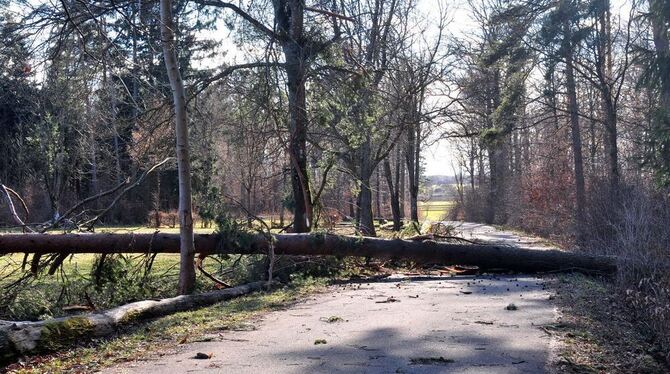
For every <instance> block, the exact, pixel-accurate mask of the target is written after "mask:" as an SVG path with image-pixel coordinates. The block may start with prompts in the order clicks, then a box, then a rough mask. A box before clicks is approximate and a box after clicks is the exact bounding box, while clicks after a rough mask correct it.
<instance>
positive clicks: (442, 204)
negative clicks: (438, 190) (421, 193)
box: [419, 201, 456, 222]
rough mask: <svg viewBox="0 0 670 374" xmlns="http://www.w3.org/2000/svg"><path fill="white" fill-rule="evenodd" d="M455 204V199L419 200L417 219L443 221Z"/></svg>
mask: <svg viewBox="0 0 670 374" xmlns="http://www.w3.org/2000/svg"><path fill="white" fill-rule="evenodd" d="M454 205H456V202H455V201H420V202H419V220H421V221H432V222H434V221H443V220H445V219H446V218H447V216H448V215H449V211H450V210H451V209H452V208H453V207H454Z"/></svg>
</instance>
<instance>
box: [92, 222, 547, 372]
mask: <svg viewBox="0 0 670 374" xmlns="http://www.w3.org/2000/svg"><path fill="white" fill-rule="evenodd" d="M490 229H491V228H490V227H489V228H487V227H486V226H479V225H473V224H468V225H465V226H461V230H464V231H466V232H465V234H466V236H467V232H473V233H474V234H473V237H479V238H481V236H478V235H489V236H493V237H494V239H493V240H496V241H500V240H501V238H502V239H505V240H506V241H507V242H510V243H511V242H518V240H517V239H519V238H515V237H514V235H513V234H511V233H498V234H496V233H494V232H493V231H490ZM477 230H479V231H482V232H481V233H480V234H476V233H475V232H476V231H477ZM496 235H502V237H496ZM522 241H523V240H522ZM510 304H514V305H515V306H516V308H517V310H507V308H506V307H507V306H508V305H510ZM555 317H556V313H555V308H554V306H553V305H552V304H551V302H550V301H549V291H547V290H545V289H544V285H543V281H542V280H541V279H538V278H535V277H530V276H485V277H482V276H476V277H474V276H458V277H431V278H411V277H403V276H401V275H396V276H393V277H391V278H387V279H384V280H383V281H378V282H374V283H348V284H342V285H334V286H330V287H329V288H328V290H327V292H324V293H322V294H319V295H316V296H314V297H311V298H309V299H307V300H305V301H303V302H301V303H299V304H297V305H295V306H293V307H291V308H289V309H287V310H282V311H276V312H272V313H268V314H267V315H265V316H263V317H261V318H259V319H258V320H255V321H250V323H249V327H250V328H249V329H242V330H245V331H225V332H222V333H219V334H217V335H214V336H212V337H213V338H214V339H213V340H212V341H209V342H201V343H193V344H188V345H184V346H181V347H180V350H179V351H178V352H173V353H171V354H169V355H165V356H163V357H159V358H156V359H155V360H150V361H141V362H131V363H126V364H124V365H123V366H120V367H116V368H111V369H108V370H106V371H105V372H106V373H145V372H155V371H159V372H161V373H162V374H168V373H186V372H196V373H199V372H212V373H214V372H221V373H254V374H260V373H542V372H545V371H547V366H546V365H547V362H548V360H549V357H550V353H551V349H550V347H551V341H550V337H549V336H547V335H546V334H545V333H544V332H543V331H542V330H541V329H540V328H539V326H541V325H545V324H548V323H552V322H554V320H555ZM318 342H322V343H323V342H325V343H324V344H316V343H318ZM197 352H206V353H210V352H211V353H213V357H212V358H211V359H209V360H196V359H193V358H192V357H193V356H194V355H195V353H197Z"/></svg>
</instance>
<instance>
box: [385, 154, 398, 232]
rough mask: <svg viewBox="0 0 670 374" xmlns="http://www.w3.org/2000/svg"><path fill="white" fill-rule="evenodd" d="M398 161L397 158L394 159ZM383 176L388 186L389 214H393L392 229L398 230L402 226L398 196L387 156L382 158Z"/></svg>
mask: <svg viewBox="0 0 670 374" xmlns="http://www.w3.org/2000/svg"><path fill="white" fill-rule="evenodd" d="M396 162H399V160H396ZM384 176H385V177H386V183H387V184H388V187H389V194H390V196H391V214H392V215H393V231H400V227H401V226H402V224H401V222H400V199H399V198H398V190H397V189H396V188H397V182H398V181H397V180H396V185H394V183H393V174H392V172H391V163H390V161H389V160H388V158H386V159H384Z"/></svg>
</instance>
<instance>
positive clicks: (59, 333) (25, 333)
mask: <svg viewBox="0 0 670 374" xmlns="http://www.w3.org/2000/svg"><path fill="white" fill-rule="evenodd" d="M266 284H267V282H254V283H248V284H244V285H241V286H237V287H233V288H227V289H225V290H219V291H212V292H206V293H201V294H195V295H182V296H177V297H172V298H169V299H162V300H145V301H138V302H135V303H130V304H126V305H122V306H119V307H116V308H113V309H110V310H107V311H104V312H99V313H90V314H81V315H77V316H72V317H62V318H53V319H48V320H44V321H36V322H11V321H0V365H5V364H7V363H9V362H12V361H13V360H15V359H16V358H18V357H21V356H23V355H26V354H30V353H39V352H50V351H55V350H58V349H63V348H67V347H68V346H70V345H73V344H75V343H77V342H78V341H80V340H82V339H90V338H95V337H104V336H108V335H111V334H112V333H114V332H115V331H116V330H117V329H118V328H119V327H121V326H123V325H125V324H128V323H130V322H134V321H138V320H141V319H145V318H151V317H160V316H164V315H168V314H172V313H176V312H181V311H185V310H190V309H194V308H197V307H203V306H208V305H212V304H215V303H218V302H221V301H225V300H228V299H232V298H235V297H239V296H242V295H246V294H249V293H251V292H254V291H259V290H261V289H262V288H263V287H264V286H265V285H266Z"/></svg>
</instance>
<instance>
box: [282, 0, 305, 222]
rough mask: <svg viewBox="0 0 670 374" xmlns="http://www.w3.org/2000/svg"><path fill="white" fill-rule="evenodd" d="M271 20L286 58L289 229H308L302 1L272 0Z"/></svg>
mask: <svg viewBox="0 0 670 374" xmlns="http://www.w3.org/2000/svg"><path fill="white" fill-rule="evenodd" d="M273 4H274V9H275V22H276V24H277V28H278V29H279V31H280V35H284V36H286V38H285V39H282V40H281V46H282V49H283V51H284V58H285V60H286V84H287V88H288V106H289V157H290V158H291V166H292V168H291V188H292V191H293V200H294V210H293V231H294V232H308V231H310V228H311V226H312V224H313V222H312V219H313V217H312V215H313V206H312V196H311V193H310V189H309V174H308V173H307V100H306V90H305V81H306V80H307V72H306V67H307V59H308V55H307V54H308V53H309V51H308V48H307V45H306V39H305V37H304V35H303V16H304V2H302V1H299V0H279V1H273Z"/></svg>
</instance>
